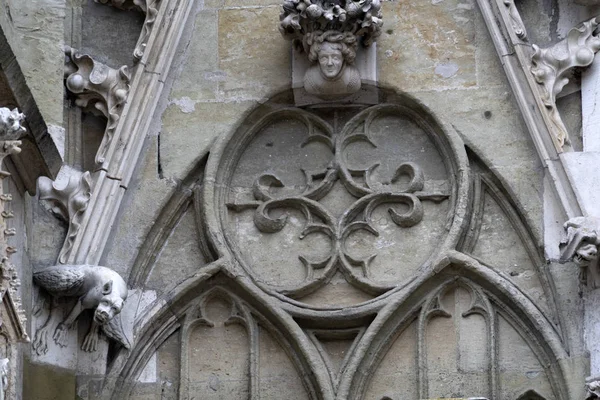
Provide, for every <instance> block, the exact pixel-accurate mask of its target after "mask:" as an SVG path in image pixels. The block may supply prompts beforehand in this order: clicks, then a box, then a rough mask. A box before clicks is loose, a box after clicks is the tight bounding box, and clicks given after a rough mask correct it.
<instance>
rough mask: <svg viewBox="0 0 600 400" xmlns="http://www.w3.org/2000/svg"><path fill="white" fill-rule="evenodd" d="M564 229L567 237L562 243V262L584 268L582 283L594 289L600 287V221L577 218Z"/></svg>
mask: <svg viewBox="0 0 600 400" xmlns="http://www.w3.org/2000/svg"><path fill="white" fill-rule="evenodd" d="M564 228H565V237H564V238H563V240H562V241H561V243H560V249H561V253H560V261H561V262H567V261H571V260H572V261H574V262H575V263H577V264H578V265H579V266H580V267H582V281H584V282H585V283H587V284H588V285H590V286H592V287H600V270H599V269H598V246H600V219H598V218H595V217H575V218H571V219H570V220H568V221H567V222H565V224H564Z"/></svg>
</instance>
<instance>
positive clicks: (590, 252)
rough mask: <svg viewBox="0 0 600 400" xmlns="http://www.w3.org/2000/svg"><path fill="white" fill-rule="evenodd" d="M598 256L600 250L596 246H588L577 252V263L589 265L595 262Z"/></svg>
mask: <svg viewBox="0 0 600 400" xmlns="http://www.w3.org/2000/svg"><path fill="white" fill-rule="evenodd" d="M597 256H598V248H597V247H596V245H594V244H589V243H588V244H586V245H583V246H581V247H580V248H579V249H578V250H577V254H576V255H575V261H576V262H579V263H585V262H587V263H589V262H591V261H593V260H595V259H596V258H597Z"/></svg>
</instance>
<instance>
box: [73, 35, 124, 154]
mask: <svg viewBox="0 0 600 400" xmlns="http://www.w3.org/2000/svg"><path fill="white" fill-rule="evenodd" d="M65 55H66V60H65V85H66V87H67V89H68V90H69V92H71V93H72V94H74V95H75V104H76V105H78V106H79V107H82V108H83V109H84V110H88V111H91V112H94V113H97V112H99V113H100V114H101V115H103V116H105V117H106V118H107V119H108V123H107V125H106V130H105V132H104V137H103V138H102V143H101V144H100V148H99V149H98V153H97V154H96V163H98V164H102V163H103V162H104V161H105V157H106V153H107V151H108V149H109V147H110V144H111V141H112V138H113V135H114V131H115V129H116V127H117V123H118V122H119V117H120V115H121V111H122V108H123V104H124V103H125V101H126V100H127V95H128V94H129V80H130V76H129V71H128V69H127V66H122V67H121V68H119V69H118V70H117V69H113V68H110V67H108V66H107V65H104V64H102V63H99V62H98V61H95V60H94V59H93V58H92V57H90V56H89V55H87V54H80V53H79V52H78V51H77V50H75V49H73V48H71V47H66V48H65Z"/></svg>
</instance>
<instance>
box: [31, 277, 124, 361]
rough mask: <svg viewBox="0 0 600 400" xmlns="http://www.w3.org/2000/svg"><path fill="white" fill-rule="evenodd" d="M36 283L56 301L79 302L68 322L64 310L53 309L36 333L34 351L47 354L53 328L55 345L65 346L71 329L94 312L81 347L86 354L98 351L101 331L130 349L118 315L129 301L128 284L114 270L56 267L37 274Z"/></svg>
mask: <svg viewBox="0 0 600 400" xmlns="http://www.w3.org/2000/svg"><path fill="white" fill-rule="evenodd" d="M33 281H34V282H35V283H36V284H37V285H38V286H40V287H41V288H43V289H44V290H45V291H47V292H48V293H49V294H50V295H51V296H52V297H54V298H62V297H69V298H71V297H72V298H76V299H77V301H76V302H75V305H74V306H73V308H72V309H71V311H70V312H69V314H68V316H67V317H66V318H65V319H62V316H63V313H62V312H61V311H62V310H58V309H56V307H52V308H51V310H50V314H49V316H48V318H47V319H46V321H45V322H44V323H43V324H42V326H41V327H40V328H38V330H37V331H36V334H35V339H34V342H33V349H34V350H35V351H36V353H37V354H38V355H41V354H45V353H46V352H47V351H48V331H49V330H50V329H52V328H54V332H53V335H52V338H53V339H54V341H55V343H56V344H57V345H59V346H60V347H65V346H66V345H67V337H68V333H69V330H70V329H71V328H72V327H73V324H74V323H75V321H76V320H77V318H78V317H79V315H80V314H81V313H82V312H83V311H85V310H94V316H93V318H92V322H91V325H90V328H89V331H88V333H87V335H86V337H85V339H84V340H83V344H82V346H81V349H82V350H83V351H87V352H93V351H96V349H97V345H98V340H99V332H100V330H102V331H103V332H104V333H105V334H106V336H108V337H109V338H111V339H113V340H115V341H117V342H118V343H120V344H121V345H123V346H124V347H125V348H127V349H129V348H130V346H131V345H130V343H129V340H128V338H127V335H126V334H125V333H124V332H123V326H122V323H121V318H120V316H119V313H120V312H121V309H122V308H123V304H124V302H125V300H127V284H126V283H125V281H124V280H123V278H121V276H120V275H119V274H117V273H116V272H115V271H113V270H111V269H110V268H106V267H97V266H92V265H57V266H53V267H48V268H43V269H41V270H39V271H36V272H34V273H33Z"/></svg>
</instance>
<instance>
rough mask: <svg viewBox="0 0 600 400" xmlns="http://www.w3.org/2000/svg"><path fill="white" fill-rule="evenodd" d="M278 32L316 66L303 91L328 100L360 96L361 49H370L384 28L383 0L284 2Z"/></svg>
mask: <svg viewBox="0 0 600 400" xmlns="http://www.w3.org/2000/svg"><path fill="white" fill-rule="evenodd" d="M282 8H283V10H282V12H281V15H280V20H281V22H280V25H279V31H280V32H281V34H282V35H283V37H284V38H285V39H287V40H291V41H292V42H293V43H294V46H295V47H296V48H298V49H302V50H303V51H304V52H305V53H306V55H307V57H308V59H309V60H310V62H311V63H312V66H311V67H309V69H308V70H307V71H306V74H305V76H304V88H305V89H306V91H307V92H308V93H310V94H314V95H316V96H318V97H321V98H323V99H334V98H338V97H343V96H346V95H349V94H352V93H356V92H357V91H358V90H360V87H361V79H360V78H361V77H360V74H359V72H358V69H357V68H356V67H355V66H354V60H355V58H356V52H357V51H358V45H359V44H360V43H362V45H364V46H365V47H368V46H370V45H371V44H372V43H373V42H374V41H375V40H377V37H378V36H379V35H380V34H381V27H382V26H383V20H382V14H381V4H380V0H342V1H323V0H317V1H310V0H285V1H284V2H283V6H282Z"/></svg>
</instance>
